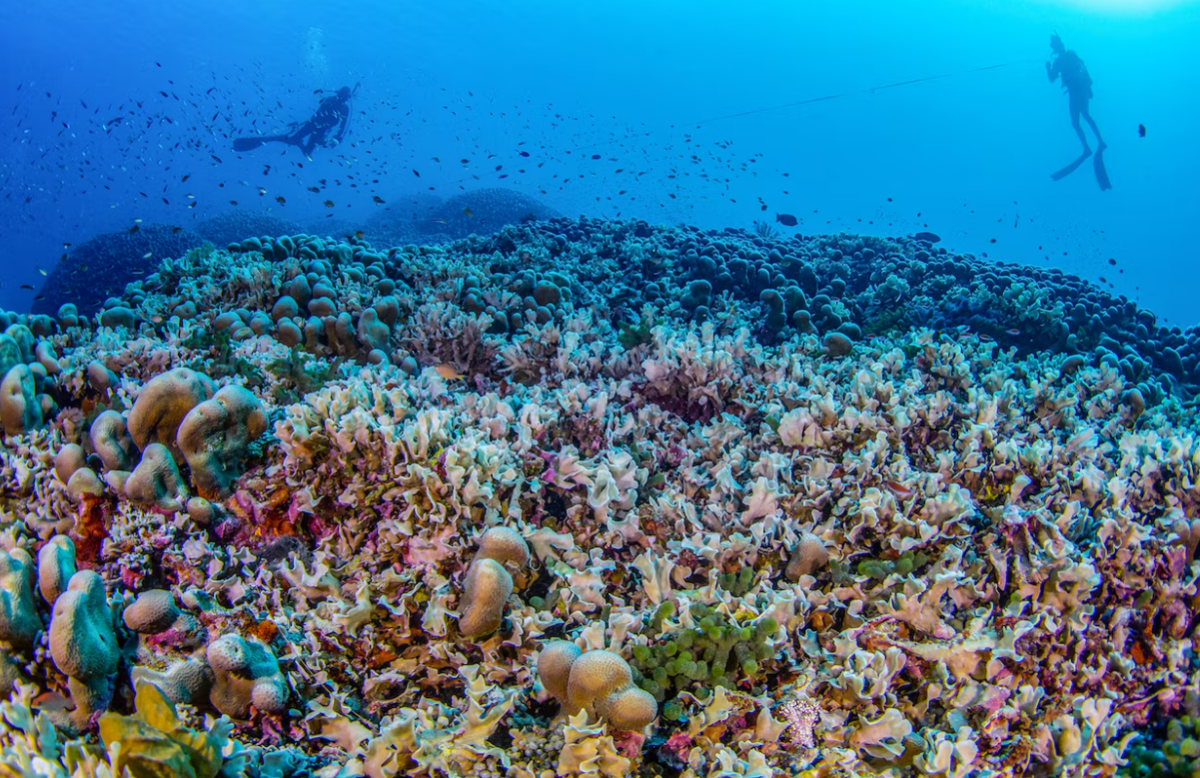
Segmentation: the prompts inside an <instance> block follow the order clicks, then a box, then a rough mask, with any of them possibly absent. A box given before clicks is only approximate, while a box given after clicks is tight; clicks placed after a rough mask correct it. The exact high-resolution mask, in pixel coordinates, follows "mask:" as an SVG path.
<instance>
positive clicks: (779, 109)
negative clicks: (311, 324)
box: [0, 0, 1200, 325]
mask: <svg viewBox="0 0 1200 778" xmlns="http://www.w3.org/2000/svg"><path fill="white" fill-rule="evenodd" d="M1054 31H1057V32H1058V33H1059V34H1060V35H1061V36H1062V37H1063V39H1064V41H1065V43H1066V45H1067V47H1068V48H1070V49H1073V50H1075V51H1077V52H1078V53H1079V55H1080V56H1081V57H1082V58H1083V60H1084V61H1085V63H1086V65H1087V68H1088V71H1089V73H1090V74H1091V76H1092V78H1093V81H1094V91H1095V98H1094V100H1093V101H1092V112H1093V116H1094V118H1095V119H1096V121H1097V122H1098V123H1099V127H1100V129H1101V131H1102V132H1103V133H1104V137H1105V140H1106V141H1107V143H1108V146H1109V148H1108V150H1107V151H1106V154H1105V161H1106V163H1107V167H1108V172H1109V174H1110V176H1111V179H1112V182H1113V188H1112V189H1111V190H1110V191H1101V190H1100V188H1099V187H1098V186H1097V181H1096V179H1095V177H1094V176H1093V173H1092V167H1091V165H1090V164H1086V165H1084V166H1082V167H1081V168H1080V169H1079V170H1078V171H1076V172H1075V173H1073V174H1072V175H1070V176H1068V177H1066V178H1065V179H1063V180H1062V181H1057V182H1054V181H1051V179H1050V173H1051V172H1052V171H1055V170H1057V169H1059V168H1060V167H1062V166H1063V165H1064V164H1066V163H1067V162H1069V161H1070V160H1071V159H1072V158H1074V157H1075V156H1076V155H1077V154H1078V151H1079V145H1078V140H1077V139H1076V137H1075V135H1074V133H1073V131H1072V130H1071V128H1070V125H1069V120H1068V115H1067V99H1066V97H1065V96H1064V95H1063V94H1062V91H1061V89H1060V87H1059V86H1058V85H1057V84H1051V83H1050V82H1049V81H1048V79H1047V78H1046V72H1045V69H1044V67H1045V66H1044V63H1045V61H1046V60H1047V59H1048V58H1049V56H1050V49H1049V45H1048V39H1049V36H1050V34H1051V33H1052V32H1054ZM1198 34H1200V5H1198V4H1196V3H1170V2H1163V3H1155V2H1118V0H1108V1H1107V2H1083V1H1082V0H1080V1H1079V2H1072V3H1067V2H1005V3H982V2H920V3H915V2H914V3H892V2H879V1H875V0H872V1H866V0H853V1H851V2H845V3H836V4H835V3H806V2H792V3H785V2H750V3H739V4H731V3H714V2H691V3H679V2H659V3H632V2H614V3H609V4H605V5H604V6H603V7H602V8H599V7H596V6H591V5H577V6H576V5H570V4H562V3H550V2H540V1H525V2H515V3H498V2H470V3H468V2H456V1H452V2H437V3H434V2H428V1H427V0H422V1H420V2H407V3H404V4H395V3H383V2H360V3H353V4H350V3H315V2H309V1H307V0H305V1H304V2H289V3H280V2H256V3H233V2H209V3H203V4H195V3H193V4H164V3H150V2H144V0H134V1H133V2H127V3H122V4H104V3H84V2H78V1H77V0H69V1H68V2H61V3H47V2H33V3H5V4H3V5H2V6H0V94H3V102H2V104H0V206H2V207H0V234H3V236H4V250H3V253H2V254H0V262H3V269H4V272H3V275H2V278H3V286H2V287H0V306H3V307H4V308H8V309H12V310H17V311H26V310H29V308H30V306H31V304H32V303H33V298H34V296H35V295H36V294H37V290H38V288H39V287H40V285H41V284H42V282H43V281H44V275H45V273H47V272H49V271H50V270H51V269H52V268H53V267H54V265H55V263H56V262H58V261H59V259H60V257H61V256H62V255H63V254H64V253H69V250H70V247H71V246H75V245H78V244H79V243H81V242H83V241H85V240H86V239H88V238H89V237H91V236H93V235H96V234H98V233H103V232H110V231H121V230H130V229H132V228H133V227H134V226H136V225H139V224H150V223H155V222H157V223H163V224H168V225H174V226H180V227H182V228H184V229H192V228H193V227H194V225H196V224H198V223H200V222H202V221H204V220H206V219H209V218H211V217H214V216H217V215H220V214H222V213H227V212H231V211H238V212H245V213H251V214H264V213H269V214H271V215H274V216H278V217H280V218H285V219H288V220H292V221H294V222H298V223H301V224H305V225H312V224H317V225H320V224H321V223H322V220H328V221H327V222H326V223H328V224H335V223H336V224H337V226H338V227H339V228H340V229H344V228H346V226H347V225H349V226H350V227H353V226H354V225H356V224H360V223H364V222H365V221H366V220H368V219H370V218H371V217H372V216H378V215H379V214H380V213H381V212H383V211H384V210H385V209H389V208H397V209H399V208H401V205H400V204H402V203H406V202H413V201H416V200H417V199H418V198H422V197H428V196H429V195H435V196H437V197H440V198H447V197H450V196H452V195H454V194H456V193H460V192H462V191H467V190H471V189H476V188H482V187H495V186H502V187H506V188H509V189H512V190H515V191H517V192H520V193H522V194H525V195H529V196H532V197H535V198H537V199H539V200H540V201H542V202H543V203H544V204H545V205H547V206H548V207H550V208H553V209H555V210H557V211H559V212H561V213H563V214H568V215H577V214H587V215H589V216H596V217H617V216H620V217H623V218H625V217H638V218H644V219H647V220H649V221H651V222H662V223H668V224H674V223H681V222H683V223H689V224H695V225H699V226H701V227H706V228H709V227H712V228H719V227H726V226H737V227H746V228H749V227H751V225H752V224H753V222H754V221H755V220H765V221H768V222H772V223H775V216H776V214H789V215H794V216H795V217H796V218H797V219H798V222H799V223H798V225H797V227H796V228H794V229H795V230H798V231H801V232H803V233H804V234H810V233H820V232H840V231H847V232H857V233H865V234H874V235H899V234H911V233H913V232H916V231H923V230H928V231H932V232H935V233H937V234H938V235H940V236H941V237H942V239H943V244H942V245H945V246H948V247H949V248H951V249H953V250H956V251H964V252H973V253H975V254H977V255H982V254H984V253H986V254H987V256H988V258H989V259H996V260H1004V261H1011V262H1020V263H1027V264H1035V265H1042V266H1054V267H1059V268H1062V269H1064V270H1066V271H1069V272H1072V273H1076V274H1078V275H1080V276H1083V277H1084V278H1087V279H1089V280H1092V281H1095V282H1097V283H1102V284H1104V285H1106V286H1111V288H1112V289H1113V290H1114V291H1116V292H1118V293H1122V294H1125V295H1127V296H1129V297H1130V298H1132V299H1135V300H1137V301H1138V302H1139V303H1140V304H1141V305H1143V306H1146V307H1149V308H1151V309H1152V310H1154V311H1156V312H1157V313H1158V314H1159V315H1160V316H1161V317H1164V318H1165V319H1166V321H1168V322H1169V323H1175V324H1180V325H1191V324H1195V323H1196V322H1197V316H1196V313H1195V307H1194V305H1193V297H1194V290H1195V289H1196V288H1197V286H1198V285H1200V269H1197V268H1198V264H1200V263H1198V262H1197V260H1198V259H1200V253H1198V252H1197V249H1196V242H1195V240H1194V239H1193V237H1192V234H1191V230H1190V227H1191V224H1192V223H1194V221H1195V216H1196V214H1197V213H1200V207H1198V206H1200V196H1198V195H1197V192H1196V186H1195V184H1194V181H1193V177H1194V176H1195V175H1197V174H1200V152H1198V151H1197V146H1196V144H1195V143H1193V142H1192V135H1193V133H1194V129H1195V127H1196V126H1197V119H1198V118H1200V116H1198V114H1200V106H1198V102H1197V99H1196V95H1197V94H1200V53H1198V52H1197V49H1196V47H1195V44H1194V42H1195V41H1196V40H1197V38H1198V37H1200V35H1198ZM984 68H986V69H984ZM903 82H912V83H903ZM355 85H358V91H357V93H356V95H355V97H354V100H353V106H352V107H353V115H352V120H351V124H350V126H349V128H348V133H347V136H346V138H345V140H344V142H343V143H342V144H341V145H340V146H337V147H335V148H318V149H316V150H315V151H314V153H313V154H312V158H311V159H307V158H305V156H304V155H303V154H302V153H301V151H300V150H299V149H296V148H294V147H290V146H284V145H280V144H272V145H267V146H264V147H263V148H261V149H259V150H257V151H254V152H251V153H245V154H236V153H234V152H233V151H232V150H231V139H232V138H233V137H237V136H242V135H250V134H256V133H269V132H278V131H280V130H282V129H284V128H286V127H287V125H288V124H289V123H290V122H296V121H302V120H303V119H305V118H306V117H307V116H309V115H311V113H312V112H313V111H314V110H315V108H316V106H317V105H318V103H319V100H320V99H321V97H322V96H324V94H322V93H319V90H325V93H326V94H327V93H328V92H329V91H332V90H336V89H337V88H338V87H341V86H351V87H353V86H355ZM823 98H825V99H823ZM1139 125H1142V126H1144V127H1145V136H1144V137H1143V136H1141V135H1140V133H1139V131H1138V128H1139ZM1094 145H1095V144H1094V142H1093V146H1094ZM525 154H528V156H525ZM380 200H381V201H382V202H379V201H380ZM327 201H328V202H332V203H333V205H332V206H329V205H326V202H327ZM421 202H426V201H425V200H421ZM139 220H141V221H139ZM775 226H776V227H778V228H780V229H781V230H782V231H784V232H785V233H786V232H789V231H790V229H789V228H787V227H783V226H782V225H779V224H778V223H775ZM486 228H487V226H486V225H484V226H481V229H486ZM313 229H315V228H313ZM66 244H70V246H67V245H66ZM1112 260H1115V262H1116V264H1115V265H1114V264H1112V262H1111V261H1112ZM26 287H28V288H26Z"/></svg>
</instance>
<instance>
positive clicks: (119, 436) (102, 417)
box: [88, 410, 138, 470]
mask: <svg viewBox="0 0 1200 778" xmlns="http://www.w3.org/2000/svg"><path fill="white" fill-rule="evenodd" d="M88 435H89V437H90V438H91V443H92V450H93V451H95V452H96V456H98V457H100V461H101V462H103V463H104V469H105V470H132V469H133V466H134V464H136V463H137V460H138V449H137V446H136V445H134V442H133V438H132V437H131V436H130V435H129V430H128V429H127V428H126V425H125V417H124V416H122V415H121V414H119V413H117V412H116V411H111V410H110V411H103V412H102V413H100V414H99V415H98V416H97V417H96V418H95V420H94V421H93V422H92V426H91V429H90V431H89V433H88Z"/></svg>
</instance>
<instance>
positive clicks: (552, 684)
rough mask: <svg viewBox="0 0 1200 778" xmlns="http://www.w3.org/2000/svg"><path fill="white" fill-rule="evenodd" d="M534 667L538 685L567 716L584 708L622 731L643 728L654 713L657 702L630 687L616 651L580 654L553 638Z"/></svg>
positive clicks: (626, 666) (627, 672)
mask: <svg viewBox="0 0 1200 778" xmlns="http://www.w3.org/2000/svg"><path fill="white" fill-rule="evenodd" d="M564 644H566V645H564ZM537 667H538V677H539V678H540V679H541V682H542V686H543V687H544V688H545V689H546V691H548V692H550V693H551V694H552V695H554V697H555V698H556V699H557V700H558V701H559V702H560V703H562V705H563V708H564V710H565V711H566V713H567V714H568V715H575V714H576V713H578V712H579V711H581V710H586V711H587V712H588V715H589V716H592V717H593V718H595V719H603V720H604V721H607V722H608V724H609V725H610V726H612V727H613V728H615V729H622V730H640V729H644V728H645V727H647V726H649V725H650V724H651V723H652V722H653V721H654V719H655V718H657V716H658V703H657V702H655V700H654V697H653V696H652V695H650V694H649V693H647V692H645V691H642V690H641V689H639V688H637V687H636V686H634V684H633V670H632V669H631V668H630V667H629V663H628V662H626V661H625V660H624V659H623V658H622V657H621V655H620V654H617V653H614V652H612V651H606V650H603V649H597V650H594V651H588V652H586V653H581V652H580V651H579V649H578V647H576V646H574V644H570V643H567V641H557V640H556V641H551V642H549V643H547V644H546V646H545V647H544V648H543V649H542V652H541V653H540V654H539V655H538V663H537Z"/></svg>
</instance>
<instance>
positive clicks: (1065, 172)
mask: <svg viewBox="0 0 1200 778" xmlns="http://www.w3.org/2000/svg"><path fill="white" fill-rule="evenodd" d="M1091 155H1092V152H1091V151H1085V152H1083V153H1082V154H1080V155H1079V158H1078V159H1076V160H1075V161H1074V162H1072V163H1071V164H1069V165H1067V166H1066V167H1065V168H1063V169H1062V170H1060V171H1058V172H1057V173H1051V174H1050V178H1052V179H1054V180H1055V181H1061V180H1062V179H1064V178H1066V177H1067V176H1069V175H1071V174H1072V173H1074V172H1075V171H1076V170H1078V169H1079V166H1080V165H1082V164H1083V163H1084V162H1086V161H1087V158H1088V157H1090V156H1091Z"/></svg>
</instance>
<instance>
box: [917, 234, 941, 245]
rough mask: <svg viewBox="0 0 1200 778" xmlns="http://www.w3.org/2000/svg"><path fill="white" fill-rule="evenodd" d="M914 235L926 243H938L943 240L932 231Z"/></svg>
mask: <svg viewBox="0 0 1200 778" xmlns="http://www.w3.org/2000/svg"><path fill="white" fill-rule="evenodd" d="M913 237H914V238H916V239H917V240H923V241H925V242H926V243H938V242H940V241H941V238H940V237H939V236H937V235H935V234H934V233H932V232H918V233H917V234H916V235H913Z"/></svg>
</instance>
